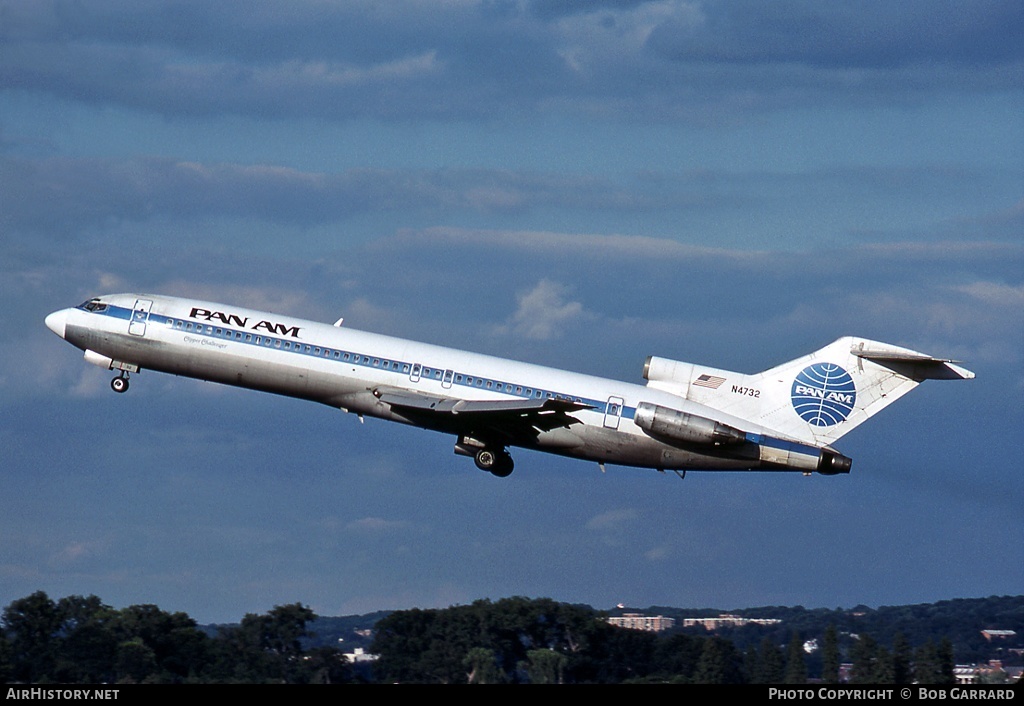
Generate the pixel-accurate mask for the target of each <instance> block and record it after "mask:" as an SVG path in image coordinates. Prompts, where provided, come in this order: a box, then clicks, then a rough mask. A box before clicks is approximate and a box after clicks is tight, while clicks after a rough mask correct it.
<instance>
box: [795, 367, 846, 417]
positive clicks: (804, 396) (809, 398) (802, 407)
mask: <svg viewBox="0 0 1024 706" xmlns="http://www.w3.org/2000/svg"><path fill="white" fill-rule="evenodd" d="M790 399H791V400H792V401H793V409H795V410H796V413H797V414H799V415H800V418H801V419H803V420H804V421H805V422H807V423H808V424H810V425H812V426H816V427H830V426H832V425H833V424H839V423H840V422H843V421H846V418H847V417H848V416H850V412H852V411H853V406H854V405H855V404H856V403H857V387H856V386H855V385H854V384H853V378H852V377H850V374H849V373H848V372H846V371H845V370H844V369H843V368H842V367H841V366H839V365H835V364H834V363H815V364H814V365H809V366H807V367H806V368H804V369H803V370H801V371H800V374H799V375H797V376H796V379H795V380H793V390H792V392H791V393H790Z"/></svg>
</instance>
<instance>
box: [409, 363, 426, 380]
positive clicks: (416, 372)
mask: <svg viewBox="0 0 1024 706" xmlns="http://www.w3.org/2000/svg"><path fill="white" fill-rule="evenodd" d="M422 371H423V366H422V365H420V364H419V363H413V364H412V372H411V373H409V381H410V382H419V381H420V373H421V372H422Z"/></svg>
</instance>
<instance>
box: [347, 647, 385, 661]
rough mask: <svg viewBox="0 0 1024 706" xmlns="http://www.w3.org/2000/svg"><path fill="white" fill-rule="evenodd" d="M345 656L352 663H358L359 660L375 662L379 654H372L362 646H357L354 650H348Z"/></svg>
mask: <svg viewBox="0 0 1024 706" xmlns="http://www.w3.org/2000/svg"><path fill="white" fill-rule="evenodd" d="M344 657H345V659H347V660H348V661H349V662H351V663H352V664H356V663H357V662H375V661H377V658H378V657H379V655H375V654H370V653H369V652H367V651H366V650H364V649H363V648H362V647H357V648H355V650H353V651H352V652H346V653H345V654H344Z"/></svg>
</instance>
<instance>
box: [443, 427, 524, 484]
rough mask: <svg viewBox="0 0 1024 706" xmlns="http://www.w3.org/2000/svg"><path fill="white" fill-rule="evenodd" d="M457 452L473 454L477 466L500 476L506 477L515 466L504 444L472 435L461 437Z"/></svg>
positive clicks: (459, 453)
mask: <svg viewBox="0 0 1024 706" xmlns="http://www.w3.org/2000/svg"><path fill="white" fill-rule="evenodd" d="M455 453H457V454H458V455H460V456H472V457H473V461H474V462H475V463H476V467H477V468H479V469H480V470H481V471H487V472H488V473H490V474H492V475H495V476H497V477H498V478H505V477H506V476H508V475H509V474H510V473H512V469H513V468H515V464H514V463H513V462H512V456H511V455H510V454H509V453H508V451H506V450H505V447H504V446H503V445H502V446H497V445H495V444H493V443H487V442H484V441H482V440H480V439H475V438H473V437H471V436H460V437H459V440H458V442H456V444H455Z"/></svg>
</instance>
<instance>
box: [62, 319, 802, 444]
mask: <svg viewBox="0 0 1024 706" xmlns="http://www.w3.org/2000/svg"><path fill="white" fill-rule="evenodd" d="M78 308H79V309H81V310H82V311H85V312H86V313H90V314H94V315H98V316H109V317H111V318H114V319H123V320H125V321H130V320H131V318H132V314H133V310H132V309H128V308H125V307H121V306H113V305H109V304H108V305H107V306H106V308H105V309H104V310H103V311H88V310H87V309H85V307H84V305H83V306H80V307H78ZM149 323H150V324H161V323H162V324H163V325H165V326H168V327H170V328H172V329H174V330H175V331H181V332H182V333H185V334H192V335H195V336H203V337H206V338H214V339H220V340H224V341H231V342H233V343H240V344H243V345H250V346H256V347H258V348H272V349H274V350H277V351H280V352H281V353H292V354H297V355H303V356H309V357H311V358H317V359H319V360H329V361H334V362H337V363H340V364H344V365H357V366H360V367H363V368H371V369H373V370H381V371H383V372H388V373H394V374H395V375H400V376H402V377H403V378H408V377H409V376H410V375H411V374H412V370H413V366H414V363H410V362H407V361H396V360H391V359H390V358H383V357H381V356H373V355H368V354H365V353H355V352H353V351H346V350H343V349H340V348H330V347H327V346H318V345H316V344H313V343H305V342H299V341H292V340H289V339H286V338H279V337H276V336H267V335H264V334H257V333H254V332H252V331H246V330H244V329H242V330H239V329H233V328H228V327H226V326H213V325H212V324H202V323H199V322H194V321H186V320H184V319H176V318H171V317H167V316H162V315H159V314H151V315H150V317H149ZM189 324H191V325H192V327H193V328H192V330H191V331H190V330H188V329H187V326H188V325H189ZM385 366H387V367H385ZM445 372H446V371H445V370H443V369H440V368H430V367H425V366H421V367H420V376H421V378H422V379H426V380H434V381H436V382H441V381H442V380H443V379H445V378H446V375H445ZM478 380H479V381H480V382H481V384H480V385H477V384H476V382H477V381H478ZM487 383H491V387H490V388H488V387H487ZM452 386H453V387H466V388H470V389H475V390H488V389H489V390H490V391H492V392H500V393H502V394H506V395H513V396H515V397H520V398H522V399H546V398H547V399H564V400H570V401H574V402H579V403H582V404H587V405H590V406H591V407H593V411H595V412H597V413H601V411H602V410H603V409H605V405H606V400H595V399H590V398H585V397H578V396H575V395H570V394H566V393H560V392H554V391H552V390H543V389H540V388H535V387H530V386H528V385H522V384H519V383H513V382H506V381H502V380H494V379H492V378H485V377H482V376H478V375H470V374H468V373H460V372H457V371H454V370H453V371H452ZM517 390H519V391H518V392H517ZM536 393H540V396H539V397H537V395H536ZM621 412H622V414H621V417H622V418H623V419H633V418H634V417H635V416H636V407H628V406H623V407H622V409H621ZM746 439H747V441H749V442H751V443H753V444H758V445H761V446H768V447H771V448H776V449H782V450H785V451H790V452H796V453H800V454H805V455H808V456H817V455H818V454H819V453H821V449H819V448H818V447H815V446H809V445H807V444H801V443H798V442H793V441H785V440H783V439H776V438H775V437H771V436H765V435H763V434H754V433H747V435H746Z"/></svg>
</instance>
